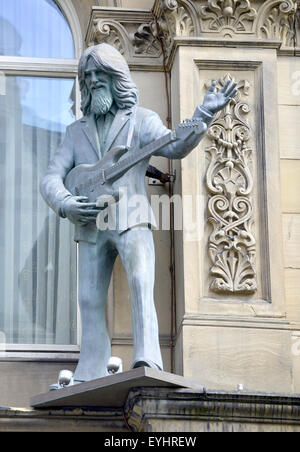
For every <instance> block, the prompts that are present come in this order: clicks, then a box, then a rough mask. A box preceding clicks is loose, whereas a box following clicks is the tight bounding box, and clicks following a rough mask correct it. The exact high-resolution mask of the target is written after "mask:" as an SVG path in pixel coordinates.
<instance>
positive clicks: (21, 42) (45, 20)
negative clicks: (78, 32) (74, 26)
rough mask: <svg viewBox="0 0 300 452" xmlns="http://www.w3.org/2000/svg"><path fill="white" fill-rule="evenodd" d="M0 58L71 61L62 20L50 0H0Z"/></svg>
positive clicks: (69, 37) (67, 33)
mask: <svg viewBox="0 0 300 452" xmlns="http://www.w3.org/2000/svg"><path fill="white" fill-rule="evenodd" d="M0 55H6V56H22V57H36V58H74V55H75V52H74V41H73V37H72V33H71V30H70V27H69V25H68V22H67V20H66V18H65V17H64V15H63V13H62V12H61V10H60V9H59V7H58V5H57V4H56V3H55V2H54V1H52V0H0Z"/></svg>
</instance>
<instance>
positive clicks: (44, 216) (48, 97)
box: [0, 75, 77, 345]
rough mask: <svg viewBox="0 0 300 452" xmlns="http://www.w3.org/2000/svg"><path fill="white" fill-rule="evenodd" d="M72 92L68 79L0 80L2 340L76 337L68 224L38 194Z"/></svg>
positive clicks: (65, 341) (68, 118)
mask: <svg viewBox="0 0 300 452" xmlns="http://www.w3.org/2000/svg"><path fill="white" fill-rule="evenodd" d="M74 97H75V80H74V79H71V78H69V79H68V78H47V77H27V76H13V75H8V76H6V77H5V78H3V80H2V88H1V91H0V193H1V196H0V343H1V337H2V341H4V340H5V342H6V343H7V344H10V343H14V344H17V343H18V344H43V345H44V344H49V345H50V344H55V345H72V344H76V343H77V326H76V325H77V323H76V322H77V320H76V316H77V310H76V246H75V244H74V242H73V229H72V225H71V223H70V222H68V221H63V220H60V219H59V218H58V217H57V216H56V215H55V214H54V212H52V211H51V209H49V207H48V206H47V205H46V203H45V202H44V201H43V199H42V197H41V195H40V193H39V185H40V181H41V179H42V177H43V176H44V174H45V172H46V170H47V166H48V164H49V161H50V160H51V159H52V157H53V154H54V152H55V151H56V150H57V148H58V147H59V145H60V143H61V142H62V140H63V138H64V134H65V130H66V127H67V125H68V124H70V123H71V122H73V121H74V119H75V116H74ZM58 270H59V271H58ZM0 345H1V344H0Z"/></svg>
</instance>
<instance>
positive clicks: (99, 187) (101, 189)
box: [64, 146, 128, 202]
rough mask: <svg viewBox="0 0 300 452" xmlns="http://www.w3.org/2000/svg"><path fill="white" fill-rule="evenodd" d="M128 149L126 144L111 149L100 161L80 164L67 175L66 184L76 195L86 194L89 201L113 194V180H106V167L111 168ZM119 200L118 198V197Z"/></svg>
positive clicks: (115, 196)
mask: <svg viewBox="0 0 300 452" xmlns="http://www.w3.org/2000/svg"><path fill="white" fill-rule="evenodd" d="M127 151H128V149H127V148H126V147H124V146H119V147H117V148H114V149H111V150H110V151H109V152H108V153H107V154H106V155H105V156H104V157H103V159H101V160H100V161H99V162H98V163H96V164H94V165H86V164H84V165H78V166H76V167H75V168H73V169H72V170H71V171H70V172H69V173H68V174H67V176H66V178H65V181H64V185H65V187H66V189H67V190H69V192H70V193H72V195H74V196H85V197H86V198H88V202H96V201H97V199H98V198H99V197H101V196H113V197H114V198H115V199H116V198H117V193H114V190H113V188H112V184H113V182H114V180H112V181H106V180H105V175H104V174H105V173H104V171H105V169H108V168H111V167H112V166H113V165H114V164H116V163H117V162H118V161H119V159H120V158H121V157H122V155H124V154H125V153H126V152H127ZM116 200H117V199H116Z"/></svg>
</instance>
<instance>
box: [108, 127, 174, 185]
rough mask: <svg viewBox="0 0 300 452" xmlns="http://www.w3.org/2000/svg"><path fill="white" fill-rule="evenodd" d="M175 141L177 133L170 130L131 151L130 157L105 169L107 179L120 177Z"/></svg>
mask: <svg viewBox="0 0 300 452" xmlns="http://www.w3.org/2000/svg"><path fill="white" fill-rule="evenodd" d="M175 141H177V138H176V135H175V133H174V132H169V133H167V134H166V135H164V136H163V137H162V138H159V139H158V140H155V141H154V142H153V143H150V144H148V145H147V146H145V147H144V148H142V149H139V150H138V151H134V152H132V153H130V155H129V156H128V157H126V158H125V159H123V160H121V161H119V162H118V163H116V164H115V165H113V166H112V167H111V168H108V169H106V170H105V179H106V180H107V181H111V180H116V179H118V178H120V177H121V176H123V175H124V174H125V173H126V172H127V171H128V170H130V169H131V168H133V167H134V166H135V165H137V164H138V163H140V162H141V161H142V160H145V159H146V158H149V157H151V156H152V155H153V154H155V152H158V151H159V150H160V149H162V148H164V147H165V146H168V145H169V144H171V143H174V142H175Z"/></svg>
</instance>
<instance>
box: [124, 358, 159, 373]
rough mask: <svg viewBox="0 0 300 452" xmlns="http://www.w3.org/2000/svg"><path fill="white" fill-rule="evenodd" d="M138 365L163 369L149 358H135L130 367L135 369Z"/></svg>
mask: <svg viewBox="0 0 300 452" xmlns="http://www.w3.org/2000/svg"><path fill="white" fill-rule="evenodd" d="M138 367H151V369H156V370H160V371H162V370H163V369H162V368H161V367H160V366H159V365H158V364H156V363H154V362H153V361H150V360H149V359H136V360H135V361H133V363H132V365H131V369H137V368H138Z"/></svg>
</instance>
